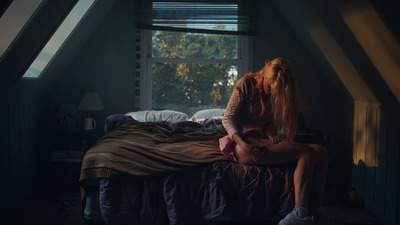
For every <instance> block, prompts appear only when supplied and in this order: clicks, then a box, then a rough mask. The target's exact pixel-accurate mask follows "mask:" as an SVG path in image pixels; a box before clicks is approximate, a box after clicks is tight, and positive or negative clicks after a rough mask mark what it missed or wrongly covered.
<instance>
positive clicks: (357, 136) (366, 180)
mask: <svg viewBox="0 0 400 225" xmlns="http://www.w3.org/2000/svg"><path fill="white" fill-rule="evenodd" d="M399 140H400V110H399V108H395V107H387V106H382V105H379V104H374V103H366V102H356V103H355V115H354V149H353V157H354V158H353V162H354V166H353V171H352V174H353V178H352V183H353V185H354V187H355V188H356V190H357V192H358V193H359V195H360V196H361V197H362V200H363V202H364V206H365V207H366V208H367V209H368V210H370V211H371V212H372V213H374V214H375V215H377V216H379V217H380V218H381V219H382V221H383V222H385V224H393V225H394V224H399V211H400V209H399V208H400V190H399V189H400V179H399V171H400V168H399V160H400V154H399V151H400V141H399Z"/></svg>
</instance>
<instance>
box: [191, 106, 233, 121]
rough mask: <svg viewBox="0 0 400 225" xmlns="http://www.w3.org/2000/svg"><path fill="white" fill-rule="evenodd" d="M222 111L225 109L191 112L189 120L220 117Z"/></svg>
mask: <svg viewBox="0 0 400 225" xmlns="http://www.w3.org/2000/svg"><path fill="white" fill-rule="evenodd" d="M224 113H225V109H203V110H200V111H197V112H196V113H195V114H193V116H192V118H190V120H192V121H199V120H203V119H212V118H222V117H223V116H224Z"/></svg>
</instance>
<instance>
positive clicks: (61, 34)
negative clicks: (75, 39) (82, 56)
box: [23, 0, 95, 78]
mask: <svg viewBox="0 0 400 225" xmlns="http://www.w3.org/2000/svg"><path fill="white" fill-rule="evenodd" d="M94 2H95V0H79V1H78V2H77V3H76V5H75V6H74V8H73V9H72V10H71V12H70V13H69V14H68V16H67V17H66V18H65V20H64V21H63V23H62V24H61V25H60V27H58V29H57V31H56V32H55V33H54V34H53V36H52V37H51V38H50V40H49V41H48V42H47V44H46V46H45V47H44V48H43V49H42V51H41V52H40V53H39V55H38V56H37V57H36V59H35V60H34V61H33V63H32V64H31V66H30V67H29V68H28V70H27V71H26V72H25V74H24V75H23V78H38V77H39V76H40V75H41V73H42V72H43V71H44V69H45V68H46V66H47V65H48V64H49V62H50V61H51V59H52V58H53V57H54V56H55V54H56V53H57V51H58V50H59V49H60V48H61V46H62V45H63V44H64V42H65V40H66V39H67V38H68V37H69V35H70V34H71V33H72V31H73V30H74V29H75V27H76V26H77V25H78V23H79V22H80V21H81V19H82V18H83V16H84V15H85V14H86V12H88V10H89V8H90V7H91V6H92V4H93V3H94Z"/></svg>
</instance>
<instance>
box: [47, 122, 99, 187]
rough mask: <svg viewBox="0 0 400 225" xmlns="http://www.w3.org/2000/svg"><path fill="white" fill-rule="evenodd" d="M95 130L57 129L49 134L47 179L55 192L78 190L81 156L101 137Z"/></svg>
mask: <svg viewBox="0 0 400 225" xmlns="http://www.w3.org/2000/svg"><path fill="white" fill-rule="evenodd" d="M101 135H102V133H101V132H99V131H96V130H90V131H88V130H78V129H76V130H71V129H58V130H54V131H53V132H51V134H50V135H49V138H50V140H49V143H50V144H49V153H51V156H50V160H49V164H48V165H49V166H48V172H47V174H48V181H49V185H50V186H51V188H53V189H54V191H56V192H59V191H61V192H77V191H78V192H79V183H78V180H79V175H80V169H81V163H82V157H83V155H84V154H85V153H86V151H87V150H89V148H90V147H91V146H92V145H93V144H94V143H95V142H96V141H97V139H99V138H100V137H101Z"/></svg>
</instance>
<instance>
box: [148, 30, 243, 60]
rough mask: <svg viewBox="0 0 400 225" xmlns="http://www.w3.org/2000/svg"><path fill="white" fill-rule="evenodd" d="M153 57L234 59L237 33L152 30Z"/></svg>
mask: <svg viewBox="0 0 400 225" xmlns="http://www.w3.org/2000/svg"><path fill="white" fill-rule="evenodd" d="M152 42H153V48H152V49H153V50H152V56H153V57H163V58H203V59H204V58H205V59H210V58H214V59H236V58H237V52H238V51H237V49H238V44H237V43H238V36H237V35H221V34H202V33H184V32H171V31H153V33H152Z"/></svg>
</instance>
